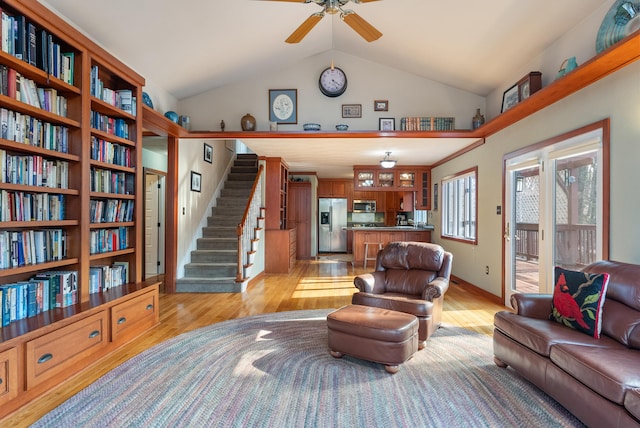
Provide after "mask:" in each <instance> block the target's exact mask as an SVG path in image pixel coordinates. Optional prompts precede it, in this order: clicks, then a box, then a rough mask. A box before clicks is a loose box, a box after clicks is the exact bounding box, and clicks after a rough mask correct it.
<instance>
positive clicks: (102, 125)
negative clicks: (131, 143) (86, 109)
mask: <svg viewBox="0 0 640 428" xmlns="http://www.w3.org/2000/svg"><path fill="white" fill-rule="evenodd" d="M91 127H92V128H94V129H99V130H100V131H104V132H106V133H107V134H111V135H115V136H116V137H121V138H126V139H129V124H128V123H127V121H126V120H124V119H119V118H113V117H109V116H107V115H105V114H102V113H98V112H97V111H93V110H92V111H91Z"/></svg>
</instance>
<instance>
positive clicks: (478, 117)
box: [471, 108, 484, 129]
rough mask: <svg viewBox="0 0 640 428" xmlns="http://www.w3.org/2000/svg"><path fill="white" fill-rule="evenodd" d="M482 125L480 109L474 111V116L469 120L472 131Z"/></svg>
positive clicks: (482, 118) (482, 117)
mask: <svg viewBox="0 0 640 428" xmlns="http://www.w3.org/2000/svg"><path fill="white" fill-rule="evenodd" d="M482 124H484V116H483V115H482V114H480V109H479V108H478V109H476V115H475V116H473V118H472V119H471V127H472V128H473V129H478V128H480V126H481V125H482Z"/></svg>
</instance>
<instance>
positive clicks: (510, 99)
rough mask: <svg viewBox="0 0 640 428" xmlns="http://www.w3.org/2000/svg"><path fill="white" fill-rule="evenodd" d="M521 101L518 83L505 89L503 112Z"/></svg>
mask: <svg viewBox="0 0 640 428" xmlns="http://www.w3.org/2000/svg"><path fill="white" fill-rule="evenodd" d="M519 102H520V93H519V88H518V84H517V83H516V84H515V85H513V86H512V87H510V88H509V89H507V90H506V91H504V94H502V111H501V113H504V112H505V111H507V110H509V109H510V108H511V107H513V106H514V105H516V104H518V103H519Z"/></svg>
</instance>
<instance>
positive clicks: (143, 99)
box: [142, 92, 153, 108]
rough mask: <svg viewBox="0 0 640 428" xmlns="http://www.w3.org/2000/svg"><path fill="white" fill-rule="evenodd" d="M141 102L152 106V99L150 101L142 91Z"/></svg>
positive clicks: (147, 95)
mask: <svg viewBox="0 0 640 428" xmlns="http://www.w3.org/2000/svg"><path fill="white" fill-rule="evenodd" d="M142 104H144V105H146V106H147V107H150V108H153V101H151V97H150V96H149V94H147V93H146V92H143V93H142Z"/></svg>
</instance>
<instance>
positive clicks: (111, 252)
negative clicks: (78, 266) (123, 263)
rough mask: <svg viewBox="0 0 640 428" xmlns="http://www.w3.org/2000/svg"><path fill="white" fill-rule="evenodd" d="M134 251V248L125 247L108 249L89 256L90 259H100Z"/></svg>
mask: <svg viewBox="0 0 640 428" xmlns="http://www.w3.org/2000/svg"><path fill="white" fill-rule="evenodd" d="M134 252H135V249H134V248H126V249H124V250H118V251H109V252H107V253H97V254H91V255H90V256H89V258H90V259H91V260H102V259H108V258H110V257H116V256H123V255H126V254H133V253H134Z"/></svg>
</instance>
